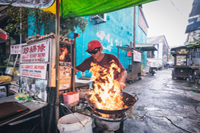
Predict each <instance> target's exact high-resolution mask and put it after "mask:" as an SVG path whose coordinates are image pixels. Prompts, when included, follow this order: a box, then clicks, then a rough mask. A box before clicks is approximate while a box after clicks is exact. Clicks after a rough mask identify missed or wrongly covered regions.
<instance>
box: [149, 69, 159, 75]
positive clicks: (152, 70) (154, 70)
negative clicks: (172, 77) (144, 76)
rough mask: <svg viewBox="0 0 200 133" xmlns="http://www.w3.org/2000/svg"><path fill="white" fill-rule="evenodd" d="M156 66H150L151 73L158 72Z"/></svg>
mask: <svg viewBox="0 0 200 133" xmlns="http://www.w3.org/2000/svg"><path fill="white" fill-rule="evenodd" d="M156 69H157V68H156V67H150V68H149V74H151V75H152V76H153V75H154V74H155V73H156Z"/></svg>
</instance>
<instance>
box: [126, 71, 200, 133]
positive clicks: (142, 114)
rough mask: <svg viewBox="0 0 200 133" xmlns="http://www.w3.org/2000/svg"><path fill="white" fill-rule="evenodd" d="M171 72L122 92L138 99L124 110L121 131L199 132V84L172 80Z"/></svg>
mask: <svg viewBox="0 0 200 133" xmlns="http://www.w3.org/2000/svg"><path fill="white" fill-rule="evenodd" d="M171 71H172V69H163V70H161V71H157V73H156V75H155V76H151V75H145V76H143V77H142V80H139V81H136V82H134V83H132V84H128V85H127V87H126V89H124V92H127V93H129V94H132V93H136V94H137V96H138V97H139V100H138V101H137V102H136V104H135V105H134V106H133V107H132V108H131V109H130V110H128V111H127V113H126V114H127V117H128V119H127V120H126V121H125V122H124V133H200V86H198V85H195V84H194V83H189V82H188V81H186V80H172V78H171Z"/></svg>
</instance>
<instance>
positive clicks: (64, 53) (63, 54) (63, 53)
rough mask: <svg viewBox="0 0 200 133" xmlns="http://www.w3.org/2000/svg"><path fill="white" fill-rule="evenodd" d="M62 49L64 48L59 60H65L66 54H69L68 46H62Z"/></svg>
mask: <svg viewBox="0 0 200 133" xmlns="http://www.w3.org/2000/svg"><path fill="white" fill-rule="evenodd" d="M61 50H63V51H62V52H61V51H60V56H59V60H60V61H64V60H65V56H66V55H67V54H68V50H67V48H66V47H64V48H61Z"/></svg>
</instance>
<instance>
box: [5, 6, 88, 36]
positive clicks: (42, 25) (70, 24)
mask: <svg viewBox="0 0 200 133" xmlns="http://www.w3.org/2000/svg"><path fill="white" fill-rule="evenodd" d="M7 15H8V16H9V19H8V21H7V22H8V23H7V26H6V27H5V28H4V30H5V31H6V32H8V33H11V32H14V33H15V35H20V33H22V34H26V33H27V32H28V28H30V29H31V30H32V31H33V33H32V35H34V34H40V33H41V30H42V31H43V34H49V33H51V32H54V33H55V15H54V14H52V13H50V12H44V11H42V10H40V9H28V8H18V9H17V10H15V11H11V10H8V11H7ZM28 18H29V19H28ZM20 23H21V25H22V28H20ZM87 24H88V20H87V19H84V18H82V17H74V18H67V19H63V18H62V17H61V18H60V27H61V32H60V34H61V35H62V36H67V35H68V33H69V32H70V31H76V29H77V28H78V27H79V28H80V30H81V31H82V32H84V31H85V27H86V26H87ZM33 25H34V26H33Z"/></svg>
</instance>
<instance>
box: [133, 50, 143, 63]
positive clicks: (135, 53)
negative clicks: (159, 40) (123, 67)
mask: <svg viewBox="0 0 200 133" xmlns="http://www.w3.org/2000/svg"><path fill="white" fill-rule="evenodd" d="M133 61H136V62H141V53H140V52H138V51H136V50H133Z"/></svg>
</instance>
